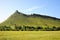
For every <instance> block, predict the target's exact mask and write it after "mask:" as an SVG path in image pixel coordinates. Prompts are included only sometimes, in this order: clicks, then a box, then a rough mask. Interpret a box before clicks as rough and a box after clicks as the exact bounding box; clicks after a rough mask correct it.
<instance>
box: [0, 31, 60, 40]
mask: <svg viewBox="0 0 60 40" xmlns="http://www.w3.org/2000/svg"><path fill="white" fill-rule="evenodd" d="M0 40H60V31H0Z"/></svg>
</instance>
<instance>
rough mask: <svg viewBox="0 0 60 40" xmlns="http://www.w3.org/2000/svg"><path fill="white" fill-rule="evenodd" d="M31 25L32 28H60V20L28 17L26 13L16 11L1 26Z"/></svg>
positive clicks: (43, 16) (41, 16) (37, 15)
mask: <svg viewBox="0 0 60 40" xmlns="http://www.w3.org/2000/svg"><path fill="white" fill-rule="evenodd" d="M14 24H17V25H21V26H22V25H31V26H40V25H41V26H46V25H48V26H60V19H59V18H56V17H51V16H46V15H40V14H31V15H26V14H24V13H21V12H19V11H18V10H16V11H15V12H14V13H13V14H12V15H11V16H10V17H9V18H8V19H7V20H5V21H4V22H3V23H1V25H10V26H12V25H14Z"/></svg>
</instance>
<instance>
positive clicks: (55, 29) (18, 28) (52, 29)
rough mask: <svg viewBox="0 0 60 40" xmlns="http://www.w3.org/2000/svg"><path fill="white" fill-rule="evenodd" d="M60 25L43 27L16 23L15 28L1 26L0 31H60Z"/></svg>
mask: <svg viewBox="0 0 60 40" xmlns="http://www.w3.org/2000/svg"><path fill="white" fill-rule="evenodd" d="M59 30H60V27H55V26H53V27H48V26H47V27H42V26H37V27H34V26H25V25H23V26H17V25H15V26H14V27H13V28H12V27H10V26H6V25H5V26H1V27H0V31H59Z"/></svg>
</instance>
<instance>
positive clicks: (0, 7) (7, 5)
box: [0, 0, 60, 22]
mask: <svg viewBox="0 0 60 40" xmlns="http://www.w3.org/2000/svg"><path fill="white" fill-rule="evenodd" d="M15 10H19V12H22V13H25V14H33V13H37V14H42V15H48V16H53V17H57V18H60V0H0V22H2V21H4V20H6V19H7V18H8V17H9V16H10V15H12V14H13V13H14V12H15Z"/></svg>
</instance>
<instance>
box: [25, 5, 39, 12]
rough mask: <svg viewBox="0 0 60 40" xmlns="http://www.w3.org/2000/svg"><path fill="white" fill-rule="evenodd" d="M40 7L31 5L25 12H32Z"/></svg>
mask: <svg viewBox="0 0 60 40" xmlns="http://www.w3.org/2000/svg"><path fill="white" fill-rule="evenodd" d="M38 8H39V7H37V6H34V7H31V8H27V9H26V10H25V12H31V11H33V10H36V9H38Z"/></svg>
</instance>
